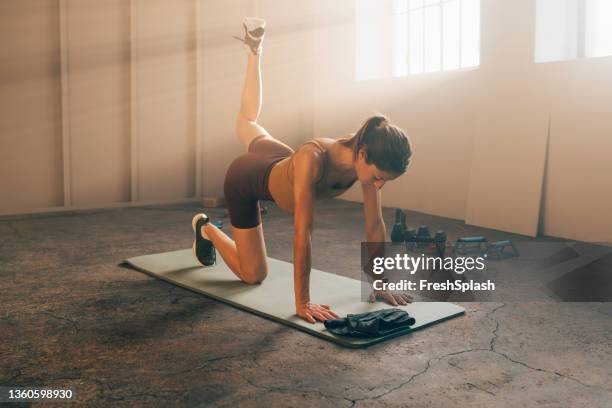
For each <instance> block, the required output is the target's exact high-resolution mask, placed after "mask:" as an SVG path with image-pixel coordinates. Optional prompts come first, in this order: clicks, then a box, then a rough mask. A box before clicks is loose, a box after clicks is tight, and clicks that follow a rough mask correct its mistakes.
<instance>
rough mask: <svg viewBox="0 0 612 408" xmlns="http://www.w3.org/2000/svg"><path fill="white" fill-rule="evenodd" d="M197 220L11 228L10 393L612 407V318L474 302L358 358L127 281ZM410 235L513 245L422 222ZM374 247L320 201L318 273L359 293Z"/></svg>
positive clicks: (180, 210)
mask: <svg viewBox="0 0 612 408" xmlns="http://www.w3.org/2000/svg"><path fill="white" fill-rule="evenodd" d="M199 211H200V209H199V207H198V206H197V205H194V204H192V205H189V204H186V205H185V204H184V205H172V206H157V207H138V208H127V209H117V210H104V211H89V212H81V213H74V214H67V213H65V214H47V215H33V216H24V217H11V218H3V219H0V277H1V279H0V293H1V297H0V305H1V309H0V333H2V342H0V359H1V361H2V363H1V365H0V385H12V386H43V385H44V386H47V387H70V388H73V389H74V390H75V392H76V398H77V400H78V401H80V402H82V403H86V404H87V405H88V406H107V405H111V404H112V405H113V406H130V407H131V406H143V405H144V406H168V405H169V404H172V405H180V406H236V405H239V406H247V407H249V406H294V407H297V406H323V407H325V406H333V407H336V406H346V407H351V406H381V407H386V406H414V407H445V406H451V405H452V406H470V407H490V406H512V407H515V406H538V407H581V406H588V407H610V406H611V404H612V379H611V377H612V375H611V374H612V325H611V320H610V318H611V317H612V307H611V304H610V303H544V302H542V303H508V304H501V303H462V305H463V306H464V307H465V308H466V309H467V312H466V315H465V316H463V317H460V318H456V319H452V320H450V321H448V322H445V323H442V324H439V325H436V326H433V327H431V328H428V329H425V330H423V331H420V332H417V333H414V334H413V335H410V336H404V337H401V338H398V339H395V340H393V341H390V342H387V343H383V344H379V345H376V346H373V347H371V348H368V349H361V350H350V349H344V348H341V347H339V346H336V345H334V344H331V343H328V342H325V341H323V340H320V339H318V338H315V337H312V336H309V335H307V334H305V333H302V332H298V331H296V330H293V329H290V328H288V327H285V326H283V325H279V324H277V323H275V322H272V321H268V320H265V319H262V318H260V317H257V316H254V315H251V314H249V313H246V312H243V311H240V310H237V309H235V308H232V307H230V306H226V305H224V304H221V303H218V302H216V301H213V300H211V299H208V298H206V297H204V296H201V295H197V294H194V293H191V292H189V291H187V290H184V289H181V288H178V287H175V286H172V285H169V284H167V283H165V282H162V281H160V280H156V279H153V278H150V277H148V276H146V275H144V274H142V273H139V272H136V271H133V270H130V269H126V268H121V267H119V266H117V264H118V263H119V262H120V261H121V260H123V259H125V258H129V257H132V256H137V255H143V254H149V253H157V252H165V251H171V250H177V249H184V248H188V247H189V246H190V245H191V226H190V220H191V217H192V215H193V214H194V213H195V212H199ZM270 212H271V213H270V215H269V216H267V217H266V218H265V220H264V229H265V231H266V232H265V233H266V239H267V245H268V253H269V256H271V257H275V258H279V259H283V260H287V261H290V260H291V240H292V236H291V225H292V223H291V219H290V218H289V217H288V216H285V215H283V214H281V213H280V212H279V211H278V210H277V209H276V208H274V207H272V208H270ZM211 213H212V215H216V216H219V215H220V214H221V211H220V210H214V211H211ZM392 216H393V213H392V209H385V218H386V220H387V224H388V225H391V221H392ZM409 222H410V223H411V224H413V225H419V224H429V225H434V226H436V228H443V229H446V230H447V232H448V233H449V236H450V237H451V238H452V237H453V236H455V237H456V236H457V235H468V234H470V235H478V234H486V235H488V236H491V237H492V238H499V239H502V238H508V237H510V238H511V237H512V235H510V234H503V233H500V232H495V231H487V230H485V229H482V228H473V227H468V226H465V225H464V224H463V223H461V222H459V221H454V220H448V219H443V218H440V217H433V216H426V215H422V214H417V213H409ZM362 236H363V226H362V208H361V205H359V204H356V203H350V202H345V201H341V200H332V201H323V202H320V203H319V204H318V207H317V223H316V225H315V233H314V240H313V266H314V267H315V268H318V269H322V270H326V271H329V272H333V273H338V274H342V275H345V276H351V277H355V278H357V277H358V273H359V272H358V271H359V242H360V241H361V239H362ZM279 296H291V294H279Z"/></svg>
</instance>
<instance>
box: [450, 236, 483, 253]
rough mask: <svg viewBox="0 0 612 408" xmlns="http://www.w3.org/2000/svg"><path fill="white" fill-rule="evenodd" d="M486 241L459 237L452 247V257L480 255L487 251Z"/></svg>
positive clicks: (478, 238) (480, 238)
mask: <svg viewBox="0 0 612 408" xmlns="http://www.w3.org/2000/svg"><path fill="white" fill-rule="evenodd" d="M487 243H488V241H487V239H486V238H485V237H461V238H458V239H457V242H455V245H454V246H453V255H473V254H477V255H481V256H484V254H485V253H486V250H487Z"/></svg>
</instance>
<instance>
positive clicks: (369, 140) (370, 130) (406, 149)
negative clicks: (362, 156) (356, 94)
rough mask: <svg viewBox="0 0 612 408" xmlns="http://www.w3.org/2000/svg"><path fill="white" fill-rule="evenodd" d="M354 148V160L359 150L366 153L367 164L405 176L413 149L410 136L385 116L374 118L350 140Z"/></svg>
mask: <svg viewBox="0 0 612 408" xmlns="http://www.w3.org/2000/svg"><path fill="white" fill-rule="evenodd" d="M349 140H351V142H352V146H353V160H357V156H358V154H359V150H361V149H364V150H365V151H366V163H368V164H374V165H375V166H376V167H378V168H379V169H380V170H383V171H388V172H391V173H395V174H403V173H404V172H405V171H406V168H407V167H408V164H409V163H410V157H411V156H412V147H411V146H410V140H409V139H408V136H406V134H405V133H404V131H403V130H402V129H400V128H399V127H397V126H395V125H392V124H390V123H389V119H388V118H387V117H386V116H384V115H376V116H372V117H371V118H369V119H368V120H366V122H365V123H364V124H363V126H361V128H360V129H359V130H358V131H357V133H355V135H354V136H353V137H352V138H351V139H349Z"/></svg>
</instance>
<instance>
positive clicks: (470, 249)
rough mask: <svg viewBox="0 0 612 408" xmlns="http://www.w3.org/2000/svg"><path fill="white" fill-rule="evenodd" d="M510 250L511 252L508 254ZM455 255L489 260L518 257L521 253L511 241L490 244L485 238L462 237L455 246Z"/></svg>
mask: <svg viewBox="0 0 612 408" xmlns="http://www.w3.org/2000/svg"><path fill="white" fill-rule="evenodd" d="M506 249H509V252H506ZM453 255H480V256H483V257H488V258H496V259H502V258H512V257H518V256H519V255H520V254H519V251H518V249H516V246H514V244H513V243H512V241H510V240H503V241H494V242H489V241H488V240H487V239H486V238H485V237H461V238H459V239H457V242H455V245H454V246H453Z"/></svg>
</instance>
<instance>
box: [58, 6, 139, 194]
mask: <svg viewBox="0 0 612 408" xmlns="http://www.w3.org/2000/svg"><path fill="white" fill-rule="evenodd" d="M129 6H130V5H129V2H126V1H123V0H105V1H99V0H70V1H69V2H68V7H67V16H66V17H67V22H68V36H67V37H68V38H67V39H68V44H67V45H66V46H67V47H68V91H69V98H68V101H69V117H70V125H69V132H70V152H71V155H70V161H71V170H72V171H71V173H72V178H71V181H72V184H71V186H72V203H73V205H74V206H83V205H92V204H107V203H116V202H127V201H130V66H129V63H130V62H129V58H130V44H129V40H130V7H129Z"/></svg>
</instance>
